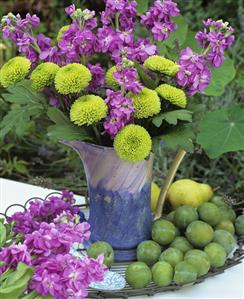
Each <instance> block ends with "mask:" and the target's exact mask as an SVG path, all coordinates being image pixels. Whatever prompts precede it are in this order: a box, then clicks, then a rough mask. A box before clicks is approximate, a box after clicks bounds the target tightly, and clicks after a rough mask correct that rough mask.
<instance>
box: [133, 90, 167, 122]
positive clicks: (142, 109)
mask: <svg viewBox="0 0 244 299" xmlns="http://www.w3.org/2000/svg"><path fill="white" fill-rule="evenodd" d="M129 97H130V98H132V99H133V100H134V101H133V103H134V107H135V109H136V111H135V113H134V116H135V118H148V117H150V116H153V115H156V114H158V113H159V112H160V110H161V102H160V98H159V96H158V94H157V92H156V91H155V90H151V89H149V88H146V87H143V88H142V90H141V92H140V93H137V94H133V93H129Z"/></svg>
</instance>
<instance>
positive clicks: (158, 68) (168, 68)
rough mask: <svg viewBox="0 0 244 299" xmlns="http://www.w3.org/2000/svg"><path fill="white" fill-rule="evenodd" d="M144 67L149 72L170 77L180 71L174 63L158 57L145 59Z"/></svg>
mask: <svg viewBox="0 0 244 299" xmlns="http://www.w3.org/2000/svg"><path fill="white" fill-rule="evenodd" d="M144 67H146V68H147V69H149V70H151V71H154V72H159V73H162V74H165V75H168V76H171V77H174V76H175V75H176V74H177V73H178V71H179V69H180V67H179V65H177V64H176V63H175V62H174V61H172V60H169V59H167V58H165V57H162V56H158V55H153V56H150V57H149V58H147V59H146V60H145V62H144Z"/></svg>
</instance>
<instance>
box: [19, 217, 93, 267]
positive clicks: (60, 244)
mask: <svg viewBox="0 0 244 299" xmlns="http://www.w3.org/2000/svg"><path fill="white" fill-rule="evenodd" d="M89 229H90V225H89V224H88V223H87V222H83V223H78V224H75V223H73V222H71V221H69V222H68V223H63V222H60V223H46V222H42V223H41V224H40V228H39V230H36V231H34V232H33V233H32V234H27V235H26V236H25V242H24V244H25V245H26V246H27V248H28V250H29V252H30V253H31V254H32V255H35V256H36V259H35V260H34V261H33V263H35V264H39V263H40V262H39V258H41V260H43V258H48V257H50V256H53V255H55V254H66V253H69V251H70V249H71V246H72V245H73V244H74V243H82V242H84V241H86V240H89V238H90V231H89Z"/></svg>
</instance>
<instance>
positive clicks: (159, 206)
mask: <svg viewBox="0 0 244 299" xmlns="http://www.w3.org/2000/svg"><path fill="white" fill-rule="evenodd" d="M185 155H186V151H185V150H183V149H180V150H179V151H178V152H177V154H176V156H175V158H174V160H173V163H172V165H171V167H170V169H169V172H168V174H167V176H166V178H165V181H164V184H163V186H162V188H161V191H160V195H159V199H158V204H157V209H156V213H155V216H154V220H157V219H159V218H161V216H162V212H163V207H164V203H165V199H166V195H167V192H168V190H169V187H170V185H171V184H172V182H173V180H174V178H175V174H176V172H177V170H178V168H179V166H180V164H181V162H182V160H183V159H184V157H185Z"/></svg>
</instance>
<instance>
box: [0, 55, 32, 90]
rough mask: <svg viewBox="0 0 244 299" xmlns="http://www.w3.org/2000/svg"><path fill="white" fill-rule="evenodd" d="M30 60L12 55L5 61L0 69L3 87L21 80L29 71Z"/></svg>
mask: <svg viewBox="0 0 244 299" xmlns="http://www.w3.org/2000/svg"><path fill="white" fill-rule="evenodd" d="M30 66H31V62H30V61H29V60H28V59H27V58H24V57H19V56H18V57H14V58H12V59H10V60H9V61H8V62H6V63H5V64H4V65H3V67H2V68H1V71H0V80H1V84H2V86H3V87H9V86H10V85H12V84H14V83H16V82H18V81H21V80H23V79H24V78H25V77H26V76H27V75H28V73H29V71H30Z"/></svg>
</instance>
